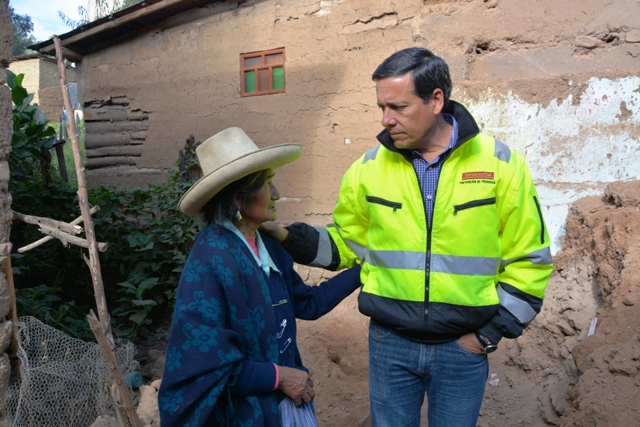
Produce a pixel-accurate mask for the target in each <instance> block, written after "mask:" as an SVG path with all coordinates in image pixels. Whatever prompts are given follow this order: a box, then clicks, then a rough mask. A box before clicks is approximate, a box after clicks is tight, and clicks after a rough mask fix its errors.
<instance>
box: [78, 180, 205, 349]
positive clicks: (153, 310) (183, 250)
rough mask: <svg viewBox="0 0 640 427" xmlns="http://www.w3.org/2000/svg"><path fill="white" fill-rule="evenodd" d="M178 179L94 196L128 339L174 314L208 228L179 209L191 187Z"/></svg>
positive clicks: (120, 323)
mask: <svg viewBox="0 0 640 427" xmlns="http://www.w3.org/2000/svg"><path fill="white" fill-rule="evenodd" d="M177 177H178V175H177V174H171V175H170V176H169V179H168V180H167V182H166V183H164V184H153V185H149V186H148V187H146V188H139V189H118V188H113V187H99V188H96V189H94V190H92V191H91V193H90V199H91V201H92V203H94V204H97V205H99V206H100V208H101V214H100V217H99V218H98V219H97V220H96V235H97V236H98V240H100V239H101V238H103V239H105V240H103V241H108V242H109V245H110V248H109V250H108V251H107V252H106V253H105V254H104V262H103V265H105V266H109V267H108V268H109V270H110V271H112V272H117V274H112V279H115V280H113V281H112V282H111V283H115V284H116V285H115V288H111V289H110V290H111V291H112V293H113V295H115V299H116V304H115V306H116V308H115V309H114V310H113V315H114V318H115V319H116V326H117V328H116V329H117V331H118V333H120V334H121V335H123V336H125V337H135V336H136V335H137V334H138V332H139V331H140V328H142V327H143V326H144V325H148V324H150V323H152V321H153V320H157V319H158V318H160V317H161V316H163V315H164V314H165V313H166V312H167V311H170V310H172V308H173V307H172V305H173V299H174V296H175V288H176V285H177V283H178V279H179V277H180V273H181V271H182V266H183V265H184V263H185V262H186V257H187V255H188V253H189V250H190V248H191V244H192V243H193V240H194V239H195V235H196V234H197V232H198V230H199V228H200V226H201V225H202V223H201V220H200V219H199V218H191V217H188V216H186V215H183V214H182V213H181V212H179V211H178V209H177V204H178V199H179V198H180V196H181V195H182V194H183V193H184V192H185V191H186V189H187V188H188V187H189V185H190V183H188V182H181V181H179V180H178V179H177ZM115 276H118V277H120V279H119V280H118V279H117V278H116V277H115Z"/></svg>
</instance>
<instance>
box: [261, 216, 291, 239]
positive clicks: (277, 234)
mask: <svg viewBox="0 0 640 427" xmlns="http://www.w3.org/2000/svg"><path fill="white" fill-rule="evenodd" d="M258 230H260V232H261V233H265V234H266V235H268V236H269V237H271V238H272V239H273V240H275V241H276V242H278V243H282V242H284V239H286V238H287V236H288V235H289V230H287V229H286V228H284V227H283V226H281V225H278V224H277V223H275V222H274V221H266V222H263V223H262V224H260V227H258Z"/></svg>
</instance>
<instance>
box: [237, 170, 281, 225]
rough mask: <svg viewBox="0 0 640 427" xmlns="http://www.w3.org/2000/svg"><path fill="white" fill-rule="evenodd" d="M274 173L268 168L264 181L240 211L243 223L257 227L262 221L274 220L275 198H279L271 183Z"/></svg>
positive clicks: (275, 214)
mask: <svg viewBox="0 0 640 427" xmlns="http://www.w3.org/2000/svg"><path fill="white" fill-rule="evenodd" d="M274 175H275V173H274V171H273V170H272V169H269V170H268V173H267V180H266V181H265V183H264V184H262V187H260V189H259V190H258V191H257V192H256V193H255V194H254V196H253V198H252V199H251V200H249V202H247V204H246V205H245V206H244V208H243V209H242V210H241V211H240V213H241V214H242V222H243V223H245V224H247V225H252V226H255V228H258V226H260V224H262V223H263V222H266V221H275V220H276V216H277V213H276V200H278V199H279V198H280V193H278V189H277V188H276V186H275V185H273V176H274Z"/></svg>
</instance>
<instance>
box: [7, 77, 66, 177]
mask: <svg viewBox="0 0 640 427" xmlns="http://www.w3.org/2000/svg"><path fill="white" fill-rule="evenodd" d="M23 79H24V74H18V75H17V76H16V75H15V74H14V73H12V72H11V71H9V70H7V85H8V86H9V89H11V99H12V101H13V135H12V136H11V154H10V155H9V168H10V169H11V179H12V180H26V179H31V178H32V176H33V175H32V173H33V172H34V171H35V170H38V169H39V171H40V173H41V174H42V176H43V177H44V178H45V181H48V180H50V176H49V165H50V163H51V155H50V153H49V150H50V149H51V147H53V144H54V143H55V130H54V128H53V127H51V126H49V121H48V120H47V119H46V118H45V116H44V113H43V112H42V110H41V109H40V107H38V106H37V105H31V104H30V103H31V101H32V100H33V94H28V93H27V90H26V89H25V88H24V86H22V81H23ZM34 166H36V167H34Z"/></svg>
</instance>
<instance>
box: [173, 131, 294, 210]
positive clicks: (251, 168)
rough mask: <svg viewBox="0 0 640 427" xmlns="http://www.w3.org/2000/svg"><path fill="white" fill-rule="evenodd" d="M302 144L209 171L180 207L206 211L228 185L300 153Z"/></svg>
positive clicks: (248, 156) (256, 154) (256, 153)
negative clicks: (212, 200) (207, 205)
mask: <svg viewBox="0 0 640 427" xmlns="http://www.w3.org/2000/svg"><path fill="white" fill-rule="evenodd" d="M301 153H302V145H300V144H280V145H274V146H272V147H267V148H263V149H261V150H258V151H254V152H251V153H249V154H246V155H244V156H242V157H239V158H237V159H235V160H234V161H232V162H229V163H227V164H226V165H224V166H221V167H219V168H218V169H216V170H213V171H211V172H209V173H208V174H207V175H205V176H203V177H202V178H200V179H199V180H198V181H196V182H195V183H194V184H193V185H192V186H191V188H189V190H187V192H186V193H184V194H183V195H182V197H181V198H180V201H179V202H178V208H179V209H180V210H181V211H182V212H183V213H185V214H186V215H189V216H195V215H198V214H200V213H202V208H203V207H204V205H205V204H207V202H208V201H209V200H211V198H212V197H213V196H215V195H216V194H218V192H219V191H220V190H222V189H223V188H224V187H226V186H227V185H229V184H231V183H232V182H234V181H237V180H239V179H240V178H244V177H245V176H247V175H250V174H252V173H254V172H258V171H261V170H264V169H276V168H279V167H280V166H284V165H286V164H287V163H291V162H293V161H294V160H296V159H297V158H298V157H300V154H301Z"/></svg>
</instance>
